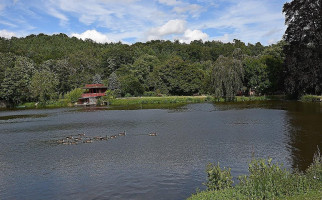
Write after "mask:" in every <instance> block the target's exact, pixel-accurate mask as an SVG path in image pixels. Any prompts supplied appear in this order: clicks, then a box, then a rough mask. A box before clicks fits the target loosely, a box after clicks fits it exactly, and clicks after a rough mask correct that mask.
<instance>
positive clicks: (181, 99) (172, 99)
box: [110, 96, 271, 106]
mask: <svg viewBox="0 0 322 200" xmlns="http://www.w3.org/2000/svg"><path fill="white" fill-rule="evenodd" d="M270 99H271V97H269V96H256V97H244V96H237V97H235V99H234V101H236V102H242V101H264V100H270ZM203 102H225V99H224V98H214V97H212V96H165V97H129V98H117V99H113V100H111V101H110V105H116V106H120V105H134V104H171V103H179V104H182V103H203Z"/></svg>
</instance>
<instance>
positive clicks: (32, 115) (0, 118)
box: [0, 114, 47, 120]
mask: <svg viewBox="0 0 322 200" xmlns="http://www.w3.org/2000/svg"><path fill="white" fill-rule="evenodd" d="M46 116H47V115H46V114H30V115H8V116H0V120H11V119H23V118H42V117H46Z"/></svg>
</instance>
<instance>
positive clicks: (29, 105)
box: [17, 99, 73, 108]
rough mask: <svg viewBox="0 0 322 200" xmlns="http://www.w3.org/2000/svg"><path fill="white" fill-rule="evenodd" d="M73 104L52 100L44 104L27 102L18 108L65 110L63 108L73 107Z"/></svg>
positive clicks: (62, 100) (66, 101)
mask: <svg viewBox="0 0 322 200" xmlns="http://www.w3.org/2000/svg"><path fill="white" fill-rule="evenodd" d="M71 106H73V104H71V103H70V102H69V101H68V100H66V99H59V100H52V101H49V102H47V103H46V104H44V103H37V102H27V103H23V104H21V105H19V106H18V107H17V108H63V107H71Z"/></svg>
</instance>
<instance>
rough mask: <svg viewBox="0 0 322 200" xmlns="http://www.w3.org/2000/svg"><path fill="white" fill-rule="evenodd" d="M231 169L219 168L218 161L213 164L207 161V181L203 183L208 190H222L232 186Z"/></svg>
mask: <svg viewBox="0 0 322 200" xmlns="http://www.w3.org/2000/svg"><path fill="white" fill-rule="evenodd" d="M230 171H231V169H230V168H228V169H226V168H224V169H221V168H220V166H219V163H218V164H217V165H213V164H211V163H209V164H208V165H207V168H206V172H207V177H208V181H207V183H205V185H206V186H207V189H208V190H223V189H227V188H230V187H232V184H233V180H232V178H233V177H232V176H231V173H230Z"/></svg>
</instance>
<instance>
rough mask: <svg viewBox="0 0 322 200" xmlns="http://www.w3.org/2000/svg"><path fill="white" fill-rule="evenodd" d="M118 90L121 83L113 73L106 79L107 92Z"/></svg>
mask: <svg viewBox="0 0 322 200" xmlns="http://www.w3.org/2000/svg"><path fill="white" fill-rule="evenodd" d="M120 88H121V83H120V81H119V79H118V77H117V75H116V73H115V72H113V73H112V74H111V75H110V76H109V78H108V89H109V90H117V89H120Z"/></svg>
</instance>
